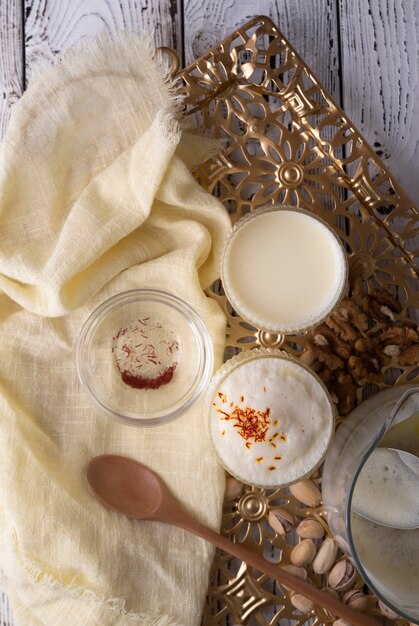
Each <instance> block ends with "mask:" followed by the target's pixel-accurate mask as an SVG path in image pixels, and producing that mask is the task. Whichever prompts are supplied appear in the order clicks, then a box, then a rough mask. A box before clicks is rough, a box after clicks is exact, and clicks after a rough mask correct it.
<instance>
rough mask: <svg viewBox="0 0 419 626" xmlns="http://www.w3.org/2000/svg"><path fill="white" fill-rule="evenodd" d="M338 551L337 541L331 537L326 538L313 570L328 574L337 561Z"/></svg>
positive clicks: (317, 572) (314, 562)
mask: <svg viewBox="0 0 419 626" xmlns="http://www.w3.org/2000/svg"><path fill="white" fill-rule="evenodd" d="M337 552H338V547H337V545H336V541H335V540H334V539H331V538H330V537H328V538H327V539H325V540H324V541H323V543H322V545H321V546H320V548H319V551H318V552H317V555H316V558H315V559H314V561H313V571H315V572H316V574H326V572H328V571H329V570H330V568H331V567H332V565H333V563H334V562H335V559H336V554H337Z"/></svg>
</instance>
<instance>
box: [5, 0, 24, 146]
mask: <svg viewBox="0 0 419 626" xmlns="http://www.w3.org/2000/svg"><path fill="white" fill-rule="evenodd" d="M0 42H1V45H0V141H1V139H2V137H3V136H4V133H5V131H6V128H7V124H8V122H9V117H10V109H11V106H12V105H13V103H14V102H16V101H17V100H18V99H19V98H20V96H21V95H22V92H23V88H24V85H23V83H24V76H23V47H22V3H21V1H20V0H6V1H4V0H3V1H1V2H0Z"/></svg>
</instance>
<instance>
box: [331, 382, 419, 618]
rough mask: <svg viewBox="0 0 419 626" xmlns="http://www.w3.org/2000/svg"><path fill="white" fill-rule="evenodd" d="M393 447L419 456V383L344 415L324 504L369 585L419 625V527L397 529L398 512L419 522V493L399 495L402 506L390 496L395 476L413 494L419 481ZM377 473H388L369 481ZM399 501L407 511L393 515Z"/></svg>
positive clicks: (387, 393) (402, 520)
mask: <svg viewBox="0 0 419 626" xmlns="http://www.w3.org/2000/svg"><path fill="white" fill-rule="evenodd" d="M387 449H396V450H404V451H406V452H410V453H411V454H414V455H416V456H419V387H418V386H414V385H403V386H400V387H393V388H390V389H387V390H385V391H383V392H381V393H379V394H377V395H376V396H373V397H372V398H370V399H369V400H367V401H365V402H364V403H362V404H361V405H360V406H359V407H357V408H356V409H355V410H354V411H353V412H352V413H351V414H350V415H349V416H348V417H347V418H346V419H345V421H344V422H343V423H342V425H341V426H340V427H339V428H338V430H337V433H336V436H335V438H334V441H333V444H332V446H331V448H330V451H329V452H328V454H327V457H326V460H325V465H324V468H323V481H322V493H323V503H324V506H325V509H326V512H327V516H328V521H329V525H330V527H331V529H332V531H333V532H334V533H335V535H336V538H337V541H338V543H339V544H340V546H341V547H342V549H343V550H345V551H346V552H349V553H350V554H351V555H352V557H353V559H354V562H355V565H356V566H357V568H358V570H359V572H360V573H361V575H362V577H363V579H364V580H365V581H366V582H367V584H368V586H369V587H370V588H371V590H372V591H373V592H374V593H375V594H376V595H377V596H378V597H379V598H380V599H381V601H382V602H383V603H384V604H385V605H386V606H387V607H389V608H390V609H391V610H393V611H394V612H395V613H396V614H398V615H400V616H401V617H404V618H405V619H407V620H409V621H410V622H413V623H417V624H419V528H409V529H407V528H395V527H394V519H395V517H396V518H398V519H399V520H400V525H403V524H405V522H406V521H407V522H408V524H406V525H407V526H408V525H409V521H410V519H411V518H412V517H413V518H415V519H418V517H417V510H416V511H415V510H413V507H415V506H416V507H417V501H418V498H417V497H414V498H413V500H411V501H410V500H409V499H408V497H406V498H403V497H398V498H397V502H398V503H397V505H396V503H395V502H394V498H393V499H392V498H391V493H392V489H393V483H394V482H395V481H398V483H399V489H400V490H401V491H404V492H405V494H406V495H407V494H409V493H410V494H413V495H414V494H415V493H416V492H415V490H414V488H413V490H412V485H411V482H412V481H418V478H417V475H416V476H415V474H414V473H412V472H407V471H406V468H405V467H403V465H402V463H401V461H399V460H398V456H397V455H391V454H388V453H387V452H386V450H387ZM377 451H378V453H379V454H377ZM373 470H374V471H377V472H382V475H380V476H379V477H372V479H371V476H370V473H371V471H373ZM371 480H372V482H373V484H374V486H375V488H374V489H371V488H369V487H370V486H371V485H369V483H370V482H371ZM417 489H418V490H419V481H418V484H417ZM360 502H362V509H361V510H362V513H360V509H359V508H357V507H358V505H359V503H360ZM368 506H369V507H370V511H368V510H366V508H365V507H367V509H368ZM393 506H399V507H402V508H403V510H399V511H398V512H397V515H394V512H393V511H392V510H391V509H392V507H393ZM368 515H371V517H372V519H374V521H371V519H369V518H368Z"/></svg>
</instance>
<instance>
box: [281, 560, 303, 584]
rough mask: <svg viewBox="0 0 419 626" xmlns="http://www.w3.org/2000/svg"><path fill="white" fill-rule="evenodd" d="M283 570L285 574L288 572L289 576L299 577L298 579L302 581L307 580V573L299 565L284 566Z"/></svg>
mask: <svg viewBox="0 0 419 626" xmlns="http://www.w3.org/2000/svg"><path fill="white" fill-rule="evenodd" d="M281 569H283V570H284V572H288V574H291V575H292V576H297V578H301V579H302V580H306V579H307V571H306V570H305V569H304V567H298V566H297V565H292V564H291V563H290V564H289V565H283V566H282V567H281Z"/></svg>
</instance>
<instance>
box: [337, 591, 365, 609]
mask: <svg viewBox="0 0 419 626" xmlns="http://www.w3.org/2000/svg"><path fill="white" fill-rule="evenodd" d="M343 601H344V602H345V603H346V604H348V605H349V606H351V607H352V608H353V609H358V611H365V610H366V609H367V607H368V598H367V596H366V595H364V594H363V593H362V591H359V590H358V589H353V590H352V591H347V592H346V593H345V595H344V596H343Z"/></svg>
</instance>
